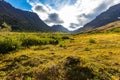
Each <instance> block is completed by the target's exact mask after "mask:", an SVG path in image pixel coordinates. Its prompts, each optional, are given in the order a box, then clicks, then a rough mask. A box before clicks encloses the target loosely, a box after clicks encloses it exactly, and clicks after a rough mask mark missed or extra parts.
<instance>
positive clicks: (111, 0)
mask: <svg viewBox="0 0 120 80" xmlns="http://www.w3.org/2000/svg"><path fill="white" fill-rule="evenodd" d="M5 1H7V2H9V3H11V4H12V5H13V6H14V7H16V8H19V9H22V10H27V11H32V12H35V13H37V14H38V16H39V17H40V18H41V19H42V20H43V21H44V22H45V23H46V24H48V25H49V26H52V25H62V26H64V27H65V28H67V29H68V30H71V31H72V30H76V29H78V28H80V27H83V26H84V25H85V24H86V23H88V22H90V21H92V20H93V19H95V17H96V16H98V15H99V14H100V13H102V12H104V11H106V10H107V9H109V8H110V7H111V6H113V5H115V4H118V3H120V0H5Z"/></svg>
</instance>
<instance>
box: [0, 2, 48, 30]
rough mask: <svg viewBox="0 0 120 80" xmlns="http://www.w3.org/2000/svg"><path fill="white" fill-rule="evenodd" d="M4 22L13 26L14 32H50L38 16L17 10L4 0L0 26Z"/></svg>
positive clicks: (0, 14)
mask: <svg viewBox="0 0 120 80" xmlns="http://www.w3.org/2000/svg"><path fill="white" fill-rule="evenodd" d="M3 22H6V23H8V24H9V25H11V26H12V30H13V31H49V29H50V27H49V26H47V25H46V24H45V23H44V22H43V21H42V20H41V19H40V18H39V17H38V15H37V14H35V13H33V12H28V11H22V10H19V9H16V8H14V7H12V6H11V5H10V4H9V3H7V2H5V1H3V0H2V1H0V25H1V24H2V23H3Z"/></svg>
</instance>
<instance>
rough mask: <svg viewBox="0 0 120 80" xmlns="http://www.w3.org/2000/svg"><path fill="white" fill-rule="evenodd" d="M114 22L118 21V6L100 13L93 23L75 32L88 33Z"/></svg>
mask: <svg viewBox="0 0 120 80" xmlns="http://www.w3.org/2000/svg"><path fill="white" fill-rule="evenodd" d="M115 21H120V4H117V5H114V6H112V7H110V8H109V9H108V10H107V11H105V12H103V13H101V14H100V15H99V16H97V17H96V18H95V19H94V20H93V21H91V22H89V23H87V24H86V25H85V26H84V27H83V28H80V29H79V30H77V31H79V32H88V31H91V30H92V29H95V28H99V27H101V26H104V25H107V24H109V23H112V22H115Z"/></svg>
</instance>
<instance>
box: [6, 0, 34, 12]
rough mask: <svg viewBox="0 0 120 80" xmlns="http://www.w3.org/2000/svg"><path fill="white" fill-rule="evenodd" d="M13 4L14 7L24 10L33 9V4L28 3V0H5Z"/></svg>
mask: <svg viewBox="0 0 120 80" xmlns="http://www.w3.org/2000/svg"><path fill="white" fill-rule="evenodd" d="M5 1H7V2H9V3H10V4H12V5H13V6H14V7H16V8H19V9H23V10H31V8H32V6H31V5H29V4H28V3H27V1H26V0H5Z"/></svg>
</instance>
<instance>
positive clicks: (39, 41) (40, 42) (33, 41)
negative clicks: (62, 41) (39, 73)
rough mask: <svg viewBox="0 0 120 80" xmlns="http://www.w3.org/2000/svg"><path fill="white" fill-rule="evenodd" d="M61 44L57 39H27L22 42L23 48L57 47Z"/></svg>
mask: <svg viewBox="0 0 120 80" xmlns="http://www.w3.org/2000/svg"><path fill="white" fill-rule="evenodd" d="M58 43H59V41H58V40H55V39H49V38H48V39H47V38H25V39H23V40H22V46H25V47H29V46H37V45H48V44H52V45H57V44H58Z"/></svg>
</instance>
